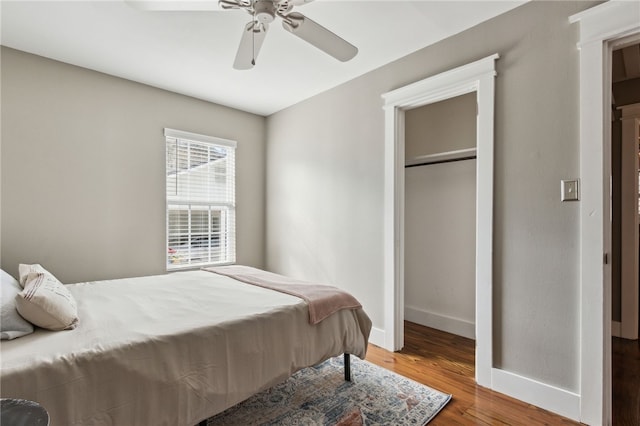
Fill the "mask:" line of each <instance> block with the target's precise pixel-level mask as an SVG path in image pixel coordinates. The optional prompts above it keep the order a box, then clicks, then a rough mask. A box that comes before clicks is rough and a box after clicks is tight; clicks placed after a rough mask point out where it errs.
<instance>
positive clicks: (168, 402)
mask: <svg viewBox="0 0 640 426" xmlns="http://www.w3.org/2000/svg"><path fill="white" fill-rule="evenodd" d="M67 288H68V289H69V290H70V291H71V293H72V294H73V295H74V297H75V298H76V300H77V302H78V311H79V312H78V314H79V317H80V323H79V325H78V327H77V328H76V329H74V330H67V331H55V332H54V331H46V330H42V329H38V330H37V331H36V332H35V333H33V334H31V335H28V336H25V337H22V338H19V339H15V340H11V341H2V344H1V345H0V355H1V357H0V366H1V370H0V373H1V376H0V394H1V395H2V397H3V398H24V399H30V400H33V401H37V402H39V403H40V404H41V405H42V406H44V407H45V408H46V409H47V411H48V412H49V415H50V417H51V425H52V426H56V425H60V426H67V425H69V426H70V425H83V426H88V425H126V426H132V425H145V426H146V425H172V426H175V425H185V426H187V425H188V426H192V425H194V424H196V423H198V422H199V421H201V420H203V419H205V418H207V417H209V416H211V415H213V414H215V413H217V412H220V411H222V410H224V409H226V408H228V407H230V406H232V405H235V404H236V403H238V402H240V401H242V400H244V399H246V398H248V397H249V396H251V395H252V394H254V393H256V392H257V391H259V390H261V389H265V388H267V387H270V386H272V385H274V384H276V383H279V382H281V381H283V380H285V379H286V378H287V377H288V376H289V375H291V374H292V373H293V372H295V371H297V370H298V369H300V368H304V367H307V366H311V365H315V364H318V363H320V362H321V361H323V360H325V359H327V358H329V357H332V356H336V355H339V354H342V353H343V352H348V353H351V354H354V355H356V356H358V357H360V358H364V356H365V354H366V348H367V339H368V336H369V332H370V329H371V321H370V320H369V318H368V317H367V315H366V314H365V313H364V311H362V310H361V309H360V310H342V311H340V312H338V313H336V314H334V315H332V316H331V317H329V318H327V319H325V320H323V321H322V322H321V323H319V324H317V325H311V324H309V320H308V319H309V313H308V309H307V306H306V304H305V302H303V301H302V300H301V299H299V298H297V297H294V296H290V295H286V294H283V293H278V292H275V291H272V290H267V289H264V288H260V287H256V286H252V285H249V284H244V283H241V282H239V281H236V280H233V279H232V278H228V277H224V276H220V275H217V274H213V273H211V272H205V271H189V272H179V273H173V274H167V275H160V276H152V277H140V278H130V279H121V280H111V281H99V282H89V283H80V284H71V285H68V286H67Z"/></svg>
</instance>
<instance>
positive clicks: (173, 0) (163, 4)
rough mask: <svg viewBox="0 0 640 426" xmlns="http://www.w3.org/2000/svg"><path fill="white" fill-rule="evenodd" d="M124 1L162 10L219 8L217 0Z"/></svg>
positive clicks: (178, 10)
mask: <svg viewBox="0 0 640 426" xmlns="http://www.w3.org/2000/svg"><path fill="white" fill-rule="evenodd" d="M124 2H125V3H127V4H128V5H129V6H131V7H133V8H135V9H138V10H148V11H163V12H165V11H166V12H190V11H209V10H220V8H221V6H219V5H218V3H217V2H214V1H205V0H124Z"/></svg>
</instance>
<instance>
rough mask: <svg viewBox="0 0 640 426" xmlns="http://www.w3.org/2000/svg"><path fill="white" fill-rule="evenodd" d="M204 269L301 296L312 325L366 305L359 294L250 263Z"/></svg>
mask: <svg viewBox="0 0 640 426" xmlns="http://www.w3.org/2000/svg"><path fill="white" fill-rule="evenodd" d="M203 270H205V271H209V272H213V273H216V274H219V275H225V276H227V277H231V278H233V279H236V280H238V281H242V282H244V283H247V284H253V285H256V286H258V287H264V288H268V289H271V290H275V291H279V292H281V293H286V294H290V295H292V296H296V297H299V298H301V299H303V300H304V301H305V302H307V305H308V306H309V323H311V324H317V323H319V322H320V321H322V320H323V319H325V318H327V317H328V316H329V315H331V314H333V313H334V312H337V311H339V310H341V309H358V308H362V305H361V304H360V303H359V302H358V301H357V300H356V298H355V297H353V296H352V295H350V294H349V293H347V292H346V291H344V290H340V289H339V288H337V287H332V286H329V285H322V284H313V283H310V282H306V281H299V280H295V279H293V278H289V277H285V276H283V275H278V274H274V273H272V272H267V271H263V270H260V269H256V268H252V267H250V266H241V265H231V266H216V267H212V268H203Z"/></svg>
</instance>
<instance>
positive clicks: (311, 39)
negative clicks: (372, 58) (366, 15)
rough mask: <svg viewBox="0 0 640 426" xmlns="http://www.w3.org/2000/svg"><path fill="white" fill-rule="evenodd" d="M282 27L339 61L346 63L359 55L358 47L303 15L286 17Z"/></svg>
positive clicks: (292, 14) (293, 14) (294, 14)
mask: <svg viewBox="0 0 640 426" xmlns="http://www.w3.org/2000/svg"><path fill="white" fill-rule="evenodd" d="M282 26H283V27H284V29H285V30H287V31H289V32H291V33H292V34H295V35H297V36H298V37H300V38H301V39H303V40H304V41H306V42H308V43H311V44H312V45H314V46H315V47H317V48H318V49H320V50H322V51H323V52H325V53H327V54H329V55H331V56H333V57H334V58H336V59H338V60H339V61H342V62H346V61H348V60H350V59H352V58H353V57H354V56H356V54H357V53H358V48H357V47H355V46H354V45H352V44H351V43H349V42H348V41H346V40H345V39H343V38H341V37H339V36H337V35H336V34H334V33H333V32H331V31H329V30H328V29H326V28H325V27H323V26H322V25H320V24H318V23H317V22H315V21H313V20H311V19H309V18H307V17H306V16H304V15H303V14H301V13H297V12H291V13H289V14H288V15H286V16H285V17H284V19H283V20H282Z"/></svg>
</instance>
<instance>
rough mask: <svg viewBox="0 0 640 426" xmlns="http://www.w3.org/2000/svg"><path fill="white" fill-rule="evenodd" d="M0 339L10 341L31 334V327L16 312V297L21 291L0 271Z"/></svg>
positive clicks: (15, 281) (16, 282) (13, 280)
mask: <svg viewBox="0 0 640 426" xmlns="http://www.w3.org/2000/svg"><path fill="white" fill-rule="evenodd" d="M0 287H2V289H1V290H2V292H1V295H0V304H1V307H0V339H2V340H11V339H15V338H16V337H21V336H24V335H27V334H31V333H33V325H31V323H30V322H28V321H27V320H25V319H24V318H22V317H21V316H20V314H19V313H18V311H17V310H16V296H17V295H18V293H20V292H21V291H22V287H20V284H18V281H17V280H16V279H15V278H13V277H12V276H11V275H9V274H7V273H6V272H5V271H3V270H0Z"/></svg>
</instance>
